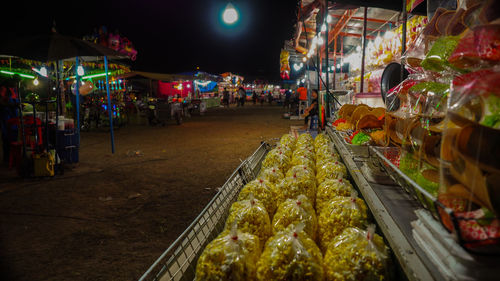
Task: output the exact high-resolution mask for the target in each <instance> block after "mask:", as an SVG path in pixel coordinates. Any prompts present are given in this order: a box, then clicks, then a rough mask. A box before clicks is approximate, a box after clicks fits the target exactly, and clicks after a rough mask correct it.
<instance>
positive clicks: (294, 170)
mask: <svg viewBox="0 0 500 281" xmlns="http://www.w3.org/2000/svg"><path fill="white" fill-rule="evenodd" d="M313 168H314V166H313V167H310V166H306V165H296V166H293V167H291V168H290V169H289V170H288V171H287V172H286V174H285V177H287V178H292V177H297V178H299V179H300V180H304V181H310V182H311V183H313V182H314V181H315V173H314V170H313Z"/></svg>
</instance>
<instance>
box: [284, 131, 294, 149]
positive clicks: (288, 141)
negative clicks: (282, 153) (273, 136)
mask: <svg viewBox="0 0 500 281" xmlns="http://www.w3.org/2000/svg"><path fill="white" fill-rule="evenodd" d="M296 142H297V139H296V138H295V137H294V136H293V135H290V134H284V135H283V136H282V137H281V139H280V144H281V145H284V146H288V147H290V148H291V149H294V148H295V143H296Z"/></svg>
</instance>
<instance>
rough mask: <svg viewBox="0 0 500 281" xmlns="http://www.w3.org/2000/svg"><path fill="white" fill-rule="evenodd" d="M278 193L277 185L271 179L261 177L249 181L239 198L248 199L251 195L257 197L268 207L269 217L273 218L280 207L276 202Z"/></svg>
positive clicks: (240, 199)
mask: <svg viewBox="0 0 500 281" xmlns="http://www.w3.org/2000/svg"><path fill="white" fill-rule="evenodd" d="M277 194H278V191H277V187H276V185H274V184H273V183H271V182H270V181H268V180H266V179H263V178H261V177H259V178H257V179H256V180H253V181H251V182H249V183H247V184H246V185H245V186H244V187H243V188H242V189H241V191H240V194H239V195H238V200H239V201H242V200H248V199H250V198H251V196H254V198H257V199H258V200H259V201H260V202H262V204H263V205H264V207H265V208H266V211H267V213H268V214H269V218H270V219H271V218H272V217H273V215H274V212H276V208H277V207H278V206H277V204H276V195H277Z"/></svg>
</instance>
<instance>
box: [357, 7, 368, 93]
mask: <svg viewBox="0 0 500 281" xmlns="http://www.w3.org/2000/svg"><path fill="white" fill-rule="evenodd" d="M367 14H368V7H365V11H364V16H363V39H362V40H361V42H362V46H361V49H362V51H361V52H362V54H361V85H360V87H359V92H360V93H363V92H364V82H365V54H366V19H367Z"/></svg>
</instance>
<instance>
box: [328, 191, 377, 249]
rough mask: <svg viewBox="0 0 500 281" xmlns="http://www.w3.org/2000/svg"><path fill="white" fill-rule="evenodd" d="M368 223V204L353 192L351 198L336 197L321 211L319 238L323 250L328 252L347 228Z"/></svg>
mask: <svg viewBox="0 0 500 281" xmlns="http://www.w3.org/2000/svg"><path fill="white" fill-rule="evenodd" d="M366 222H367V213H366V204H365V202H364V201H363V200H362V199H360V198H358V193H357V192H356V191H352V193H351V196H350V197H336V198H334V199H332V200H330V202H328V203H327V204H326V205H324V207H323V209H321V210H320V213H319V216H318V236H319V244H320V247H321V249H322V250H326V247H327V246H328V243H330V242H331V241H332V240H333V239H334V238H335V237H336V236H337V235H339V234H341V233H342V231H344V229H346V228H347V227H363V226H364V225H365V224H366Z"/></svg>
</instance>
